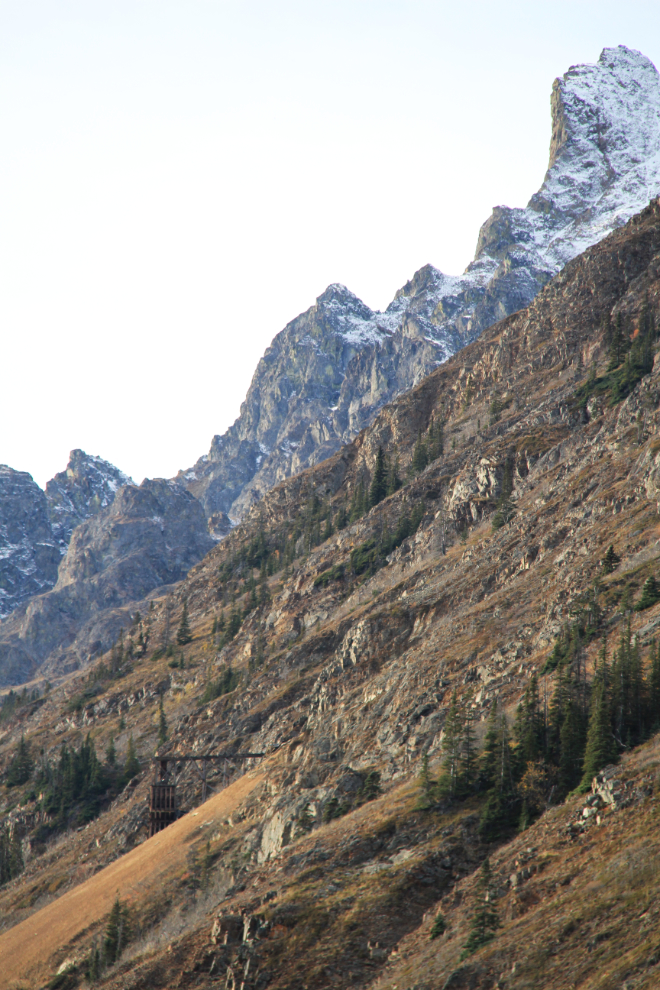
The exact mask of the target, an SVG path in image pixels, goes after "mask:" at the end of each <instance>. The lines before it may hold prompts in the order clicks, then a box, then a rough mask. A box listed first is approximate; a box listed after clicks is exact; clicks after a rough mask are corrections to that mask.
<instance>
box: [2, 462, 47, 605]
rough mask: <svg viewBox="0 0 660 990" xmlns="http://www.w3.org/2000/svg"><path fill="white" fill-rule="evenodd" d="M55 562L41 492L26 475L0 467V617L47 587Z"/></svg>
mask: <svg viewBox="0 0 660 990" xmlns="http://www.w3.org/2000/svg"><path fill="white" fill-rule="evenodd" d="M59 562H60V551H59V546H58V542H57V540H56V539H55V537H54V536H53V532H52V529H51V525H50V520H49V518H48V502H47V500H46V496H45V495H44V493H43V491H42V490H41V488H39V486H38V485H37V483H36V482H35V481H33V479H32V476H31V475H29V474H27V472H25V471H14V470H13V468H10V467H7V465H6V464H2V465H0V618H2V616H5V615H8V614H9V612H11V611H12V609H14V608H16V606H17V605H20V604H22V603H23V602H25V601H27V600H28V599H30V598H31V597H32V596H33V595H38V594H39V593H40V592H42V591H44V590H45V589H47V588H51V587H52V586H53V585H54V584H55V581H56V580H57V567H58V564H59Z"/></svg>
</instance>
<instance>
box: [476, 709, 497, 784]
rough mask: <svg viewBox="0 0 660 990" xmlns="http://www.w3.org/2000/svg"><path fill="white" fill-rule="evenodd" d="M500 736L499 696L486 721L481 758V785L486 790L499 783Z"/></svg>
mask: <svg viewBox="0 0 660 990" xmlns="http://www.w3.org/2000/svg"><path fill="white" fill-rule="evenodd" d="M498 738H499V717H498V713H497V698H495V699H494V700H493V704H492V707H491V710H490V714H489V716H488V722H487V723H486V735H485V736H484V748H483V749H482V751H481V756H480V758H479V786H480V788H481V789H482V790H485V791H488V790H490V789H491V788H492V787H494V786H495V784H496V783H497V768H498V757H497V754H498Z"/></svg>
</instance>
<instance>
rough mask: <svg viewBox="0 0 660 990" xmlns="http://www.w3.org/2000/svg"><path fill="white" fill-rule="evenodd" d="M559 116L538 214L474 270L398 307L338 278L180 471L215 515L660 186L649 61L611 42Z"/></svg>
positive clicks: (349, 429)
mask: <svg viewBox="0 0 660 990" xmlns="http://www.w3.org/2000/svg"><path fill="white" fill-rule="evenodd" d="M551 110H552V138H551V144H550V162H549V168H548V172H547V174H546V176H545V179H544V182H543V184H542V186H541V188H540V189H539V191H538V192H537V193H536V194H535V195H534V196H532V198H531V199H530V201H529V203H528V205H527V207H525V208H524V209H510V208H509V207H504V206H498V207H496V208H495V209H494V211H493V214H492V216H491V217H490V218H489V219H488V220H487V221H486V223H485V224H484V225H483V227H482V228H481V231H480V233H479V238H478V242H477V249H476V254H475V260H474V261H473V262H472V263H471V264H470V265H469V266H468V268H467V270H466V272H465V273H464V274H463V275H462V276H458V277H453V276H447V275H444V274H443V273H442V272H440V271H438V270H437V269H435V268H433V267H432V266H431V265H427V266H425V267H424V268H422V269H420V271H418V272H417V273H416V274H415V276H414V277H413V279H411V281H410V282H408V283H407V284H406V285H405V286H404V287H403V288H402V289H400V290H399V291H398V292H397V294H396V296H395V298H394V300H393V301H392V303H391V304H390V305H389V306H388V308H387V310H386V311H385V312H384V313H378V312H373V311H372V310H370V309H369V307H367V306H366V305H365V304H364V303H363V302H361V301H360V300H359V299H358V298H357V297H356V296H355V295H353V293H351V292H350V291H349V290H348V289H346V288H345V287H344V286H341V285H331V286H329V287H328V289H326V291H325V292H324V293H323V294H322V295H321V296H319V298H318V299H317V301H316V304H315V305H314V306H313V307H312V308H311V309H309V310H308V311H307V312H306V313H304V314H302V315H301V316H299V317H297V318H296V319H295V320H293V321H292V322H291V323H290V324H289V325H288V326H287V327H286V328H285V329H284V330H283V331H282V332H281V333H280V334H278V335H277V337H276V338H275V340H274V341H273V343H272V345H271V346H270V347H269V348H268V349H267V351H266V353H265V354H264V357H263V358H262V359H261V361H260V362H259V365H258V367H257V370H256V372H255V375H254V378H253V380H252V384H251V386H250V389H249V391H248V395H247V397H246V400H245V402H244V403H243V405H242V407H241V413H240V416H239V418H238V419H237V420H236V422H235V423H234V425H233V426H232V427H231V428H230V429H229V430H228V431H227V432H226V433H225V434H224V435H223V436H216V437H214V439H213V443H212V444H211V449H210V451H209V453H208V455H206V456H204V457H202V458H200V460H199V461H198V462H197V463H196V464H195V465H194V466H193V467H192V468H191V469H189V470H188V471H184V472H181V473H180V474H179V480H180V481H182V482H183V483H184V484H186V486H187V487H188V489H189V490H190V491H191V492H192V493H193V494H194V495H196V496H197V497H198V498H199V499H200V500H201V501H202V503H203V505H204V508H205V511H206V513H207V516H211V515H212V514H213V513H224V514H227V513H229V514H230V515H231V516H232V518H236V519H238V518H241V517H242V516H243V515H244V514H245V513H246V512H247V511H248V510H249V508H250V506H251V505H252V504H254V502H255V501H258V499H259V498H261V497H262V496H263V494H264V493H265V492H266V491H267V490H268V489H269V488H271V487H272V486H273V485H274V484H275V483H276V482H278V481H280V480H281V479H282V478H285V477H288V476H289V475H291V474H294V473H296V472H298V471H300V470H301V469H302V468H305V467H308V466H310V465H313V464H316V463H319V462H320V461H321V460H323V459H324V458H325V457H328V456H330V455H331V454H332V453H334V452H335V451H336V450H338V449H339V447H340V446H341V445H342V444H343V443H346V442H348V441H350V440H351V439H352V438H353V437H354V436H356V435H357V433H358V432H359V431H360V430H361V429H362V428H364V427H365V426H367V425H368V424H369V423H370V422H371V421H372V419H373V417H374V415H375V414H376V412H377V411H378V409H380V408H382V407H383V406H384V405H386V404H387V403H388V402H391V401H392V400H393V399H394V398H395V397H396V396H397V395H400V394H402V393H403V392H405V391H407V390H408V389H409V388H411V387H412V386H414V385H415V384H417V383H418V382H419V381H420V380H421V379H422V378H423V377H424V376H425V375H427V374H429V373H430V372H431V371H432V370H433V369H434V368H435V367H437V365H438V364H439V363H441V362H442V361H445V360H446V359H447V358H448V357H449V356H450V355H451V354H454V353H456V352H457V351H458V350H459V349H460V348H461V347H463V346H464V345H465V344H467V343H469V342H470V341H471V340H474V339H475V338H476V337H477V336H478V335H479V334H480V333H482V332H483V330H484V329H485V328H486V327H488V326H490V325H492V324H493V323H495V322H496V321H497V320H500V319H502V318H503V317H505V316H507V315H508V314H510V313H513V312H515V311H516V310H519V309H520V308H521V307H524V306H526V305H528V304H529V303H530V302H531V300H532V299H533V298H534V297H535V295H536V294H537V292H538V291H539V289H541V288H542V286H543V285H545V284H546V283H547V281H548V280H549V279H550V278H551V277H552V276H553V275H555V273H556V272H557V271H559V270H560V269H561V268H562V266H563V265H564V264H565V263H566V262H567V261H568V260H570V259H571V258H573V257H575V256H576V255H578V254H580V253H581V252H582V251H583V250H584V249H585V248H587V247H588V246H589V245H590V244H594V243H596V242H597V241H598V240H600V239H601V238H602V237H604V236H605V235H606V234H607V233H608V232H609V231H611V230H613V229H615V228H616V227H617V226H620V225H621V224H623V223H625V222H626V221H627V220H628V219H629V218H630V217H631V216H632V215H633V214H635V213H636V212H638V211H639V210H640V209H642V208H643V207H644V206H645V205H646V204H647V203H648V202H649V200H650V199H651V198H652V197H653V196H655V195H657V194H658V193H659V192H660V83H659V77H658V73H657V71H656V69H655V67H654V66H653V64H652V63H651V62H650V61H649V59H647V58H646V57H645V56H644V55H642V54H640V53H639V52H636V51H631V50H630V49H628V48H625V47H624V46H619V47H618V48H606V49H604V51H603V52H602V54H601V56H600V59H599V61H598V63H597V64H595V65H578V66H573V67H571V68H570V69H569V70H568V72H566V73H565V75H564V76H563V77H562V78H561V79H557V80H555V82H554V84H553V89H552V97H551ZM219 519H220V520H221V524H222V527H223V528H222V529H221V530H220V532H221V533H222V534H223V535H224V533H226V531H227V520H226V517H224V516H220V517H219Z"/></svg>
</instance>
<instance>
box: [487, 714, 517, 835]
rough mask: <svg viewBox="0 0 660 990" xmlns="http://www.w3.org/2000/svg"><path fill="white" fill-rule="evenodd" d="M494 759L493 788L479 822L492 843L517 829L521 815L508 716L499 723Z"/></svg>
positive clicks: (503, 716)
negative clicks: (516, 824)
mask: <svg viewBox="0 0 660 990" xmlns="http://www.w3.org/2000/svg"><path fill="white" fill-rule="evenodd" d="M491 756H494V759H493V760H492V774H493V777H492V785H491V787H490V788H489V790H488V794H487V797H486V802H485V804H484V807H483V810H482V813H481V820H480V822H479V834H480V835H481V836H482V838H484V839H485V840H486V841H492V840H494V839H498V838H500V837H502V836H503V835H505V834H506V833H507V832H508V831H509V830H510V829H511V828H513V826H514V825H515V823H516V822H517V820H518V817H519V814H520V800H519V797H518V793H517V790H516V782H515V775H514V768H513V756H512V753H511V744H510V742H509V727H508V725H507V721H506V716H505V715H504V713H502V714H501V715H500V716H499V718H498V720H497V735H496V739H495V746H494V752H493V753H492V754H491ZM482 768H483V763H482Z"/></svg>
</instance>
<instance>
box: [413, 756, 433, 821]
mask: <svg viewBox="0 0 660 990" xmlns="http://www.w3.org/2000/svg"><path fill="white" fill-rule="evenodd" d="M435 788H436V784H435V781H434V780H433V778H432V776H431V771H430V769H429V755H428V753H424V755H423V757H422V766H421V769H420V771H419V789H420V794H419V799H418V802H417V807H418V808H420V809H421V810H426V809H427V808H430V807H431V805H432V804H434V803H435Z"/></svg>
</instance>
